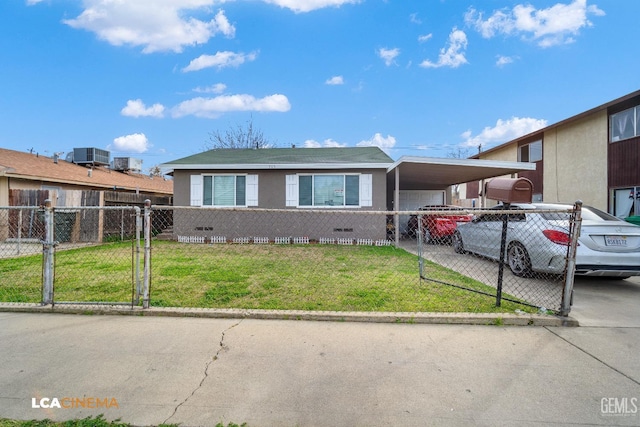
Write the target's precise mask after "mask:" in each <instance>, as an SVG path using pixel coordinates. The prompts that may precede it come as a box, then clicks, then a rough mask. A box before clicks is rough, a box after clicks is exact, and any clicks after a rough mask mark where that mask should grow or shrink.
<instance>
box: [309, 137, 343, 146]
mask: <svg viewBox="0 0 640 427" xmlns="http://www.w3.org/2000/svg"><path fill="white" fill-rule="evenodd" d="M304 146H305V147H306V148H322V147H346V146H347V144H341V143H339V142H337V141H334V140H333V139H331V138H329V139H325V140H324V141H322V142H318V141H316V140H314V139H307V140H306V141H305V142H304Z"/></svg>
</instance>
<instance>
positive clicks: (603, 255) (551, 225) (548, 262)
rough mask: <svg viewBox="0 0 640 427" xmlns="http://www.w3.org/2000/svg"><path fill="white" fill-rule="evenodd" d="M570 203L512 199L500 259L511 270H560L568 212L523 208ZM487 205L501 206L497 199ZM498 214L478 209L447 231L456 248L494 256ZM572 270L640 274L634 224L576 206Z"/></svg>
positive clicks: (639, 233)
mask: <svg viewBox="0 0 640 427" xmlns="http://www.w3.org/2000/svg"><path fill="white" fill-rule="evenodd" d="M571 208H572V205H568V204H567V205H565V204H549V203H533V204H522V203H513V204H511V207H510V209H511V210H514V211H515V212H514V213H513V214H509V223H508V228H507V240H506V249H507V257H506V261H507V263H508V265H509V268H510V269H511V271H512V272H513V274H515V275H517V276H530V275H531V274H532V273H534V272H539V273H551V274H562V273H563V272H564V268H565V263H566V255H567V247H568V244H569V214H568V213H561V212H540V213H531V212H524V211H522V210H523V209H526V210H535V209H539V210H545V209H547V210H565V211H567V210H569V209H571ZM493 209H504V207H503V206H502V205H498V206H496V207H495V208H493ZM501 233H502V215H500V214H482V215H479V216H477V217H475V218H474V219H473V221H471V222H470V223H467V224H460V225H459V226H458V228H457V229H456V232H455V234H454V235H453V247H454V250H455V251H456V252H457V253H464V252H471V253H475V254H478V255H481V256H484V257H487V258H491V259H494V260H498V259H499V257H500V239H501ZM575 272H576V275H585V276H609V277H615V278H619V279H625V278H627V277H630V276H640V227H639V226H637V225H633V224H631V223H628V222H626V221H623V220H621V219H619V218H616V217H614V216H612V215H609V214H608V213H606V212H602V211H601V210H599V209H596V208H593V207H590V206H583V207H582V227H581V230H580V238H579V239H578V247H577V252H576V270H575Z"/></svg>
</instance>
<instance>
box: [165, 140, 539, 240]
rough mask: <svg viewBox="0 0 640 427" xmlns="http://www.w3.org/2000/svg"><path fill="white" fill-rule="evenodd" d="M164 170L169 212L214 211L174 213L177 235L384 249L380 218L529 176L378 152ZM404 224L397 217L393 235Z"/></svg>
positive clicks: (324, 152)
mask: <svg viewBox="0 0 640 427" xmlns="http://www.w3.org/2000/svg"><path fill="white" fill-rule="evenodd" d="M162 166H163V167H166V168H170V169H172V170H173V171H172V174H173V178H174V189H175V195H174V205H175V206H183V207H187V206H192V207H206V208H210V209H208V210H204V211H203V210H202V209H192V210H189V209H183V210H179V211H176V212H175V213H174V233H175V234H177V235H200V236H205V237H206V236H211V237H213V236H219V235H223V236H225V237H227V238H235V237H257V236H263V237H268V238H269V239H270V240H273V239H274V238H276V237H286V236H298V237H302V236H306V237H308V238H310V239H321V238H338V239H339V238H354V239H357V238H366V239H385V238H386V236H387V225H388V218H387V215H386V214H384V213H383V212H386V213H388V212H389V211H401V210H415V209H417V208H418V207H420V206H423V205H426V204H444V203H451V201H452V195H451V191H450V189H449V188H450V186H451V185H454V184H457V183H461V182H466V181H469V180H472V179H483V178H488V177H491V176H498V175H503V174H515V173H516V172H520V171H523V170H533V168H535V165H531V164H528V163H518V162H499V161H498V162H496V161H484V160H468V159H434V158H425V157H403V158H401V159H400V160H398V161H396V162H394V161H393V160H392V159H391V158H390V157H389V156H388V155H387V154H385V153H384V152H383V151H382V150H381V149H380V148H378V147H342V148H271V149H215V150H210V151H206V152H203V153H199V154H195V155H193V156H189V157H185V158H182V159H178V160H175V161H172V162H169V163H166V164H164V165H162ZM396 200H397V201H398V202H397V203H396V202H395V201H396ZM396 206H397V208H396ZM216 208H226V209H227V210H225V211H221V210H220V209H216ZM229 208H233V209H234V210H233V212H232V213H231V214H230V213H229V211H228V209H229ZM269 210H273V212H272V213H270V212H269ZM275 210H278V211H277V212H276V211H275ZM258 211H260V212H258ZM284 211H286V212H284ZM376 211H377V212H380V214H377V215H376V214H364V212H367V213H372V212H376ZM406 219H407V218H406V217H403V218H400V215H395V225H396V228H395V229H399V230H401V231H402V228H403V227H404V226H406Z"/></svg>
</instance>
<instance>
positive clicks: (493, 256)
mask: <svg viewBox="0 0 640 427" xmlns="http://www.w3.org/2000/svg"><path fill="white" fill-rule="evenodd" d="M577 220H579V216H577V214H576V211H575V209H571V210H543V209H520V208H516V209H513V208H512V209H509V206H498V207H497V208H494V209H488V210H472V211H454V210H452V208H445V209H441V210H434V211H431V212H424V213H420V214H418V215H412V216H411V217H410V218H409V221H408V226H407V234H408V236H407V237H409V238H410V239H412V240H414V241H416V243H417V245H418V252H419V255H420V277H421V278H422V279H424V280H426V281H428V282H434V283H441V284H445V285H448V286H460V284H456V283H453V284H452V283H446V282H443V281H441V280H440V279H439V278H438V276H437V269H435V270H434V268H433V266H434V265H437V266H444V267H447V268H450V269H452V270H455V271H458V272H460V273H461V274H464V275H465V276H466V277H469V278H471V279H474V280H476V281H479V282H481V283H484V284H486V285H487V286H490V287H491V288H492V289H491V291H490V292H489V293H488V294H487V295H490V296H491V297H495V300H496V304H497V305H500V304H501V303H502V302H503V301H510V302H518V303H521V304H524V305H529V306H532V307H539V308H540V309H541V310H543V311H544V310H546V309H550V310H552V311H556V312H560V311H562V304H563V301H564V298H565V289H566V284H567V280H569V281H571V282H572V281H573V269H572V268H570V265H569V260H571V259H574V260H575V255H573V256H572V255H571V249H572V248H571V242H572V240H575V239H577V236H575V235H573V234H572V233H573V230H576V228H575V224H576V221H577ZM573 253H574V254H575V247H574V248H573ZM462 287H463V288H465V289H467V290H469V291H471V292H478V290H476V289H472V288H469V287H467V286H464V285H462ZM569 297H570V296H569Z"/></svg>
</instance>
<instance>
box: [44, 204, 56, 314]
mask: <svg viewBox="0 0 640 427" xmlns="http://www.w3.org/2000/svg"><path fill="white" fill-rule="evenodd" d="M53 237H54V236H53V208H52V207H51V200H49V199H47V200H45V201H44V240H43V241H42V255H43V260H42V263H43V271H42V304H43V305H46V304H53V261H54V260H53V256H54V255H53V254H54V242H53Z"/></svg>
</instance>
